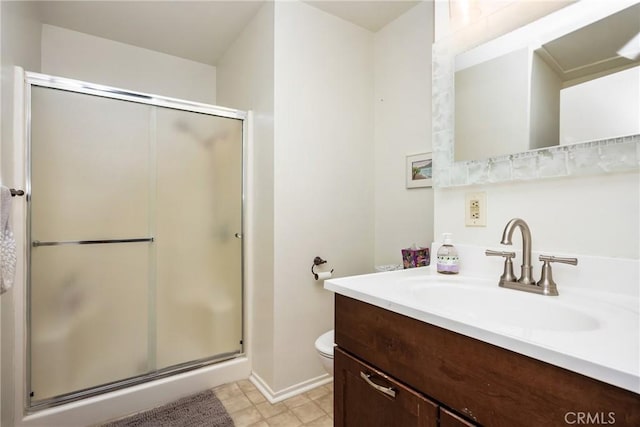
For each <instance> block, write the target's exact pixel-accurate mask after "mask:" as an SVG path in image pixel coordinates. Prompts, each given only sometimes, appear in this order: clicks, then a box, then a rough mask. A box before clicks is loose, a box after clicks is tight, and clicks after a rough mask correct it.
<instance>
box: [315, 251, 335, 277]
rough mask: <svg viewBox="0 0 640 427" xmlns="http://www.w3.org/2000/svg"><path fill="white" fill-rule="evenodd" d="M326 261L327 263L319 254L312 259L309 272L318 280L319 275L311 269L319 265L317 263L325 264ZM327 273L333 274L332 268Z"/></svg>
mask: <svg viewBox="0 0 640 427" xmlns="http://www.w3.org/2000/svg"><path fill="white" fill-rule="evenodd" d="M326 263H327V261H326V260H324V259H322V258H320V257H319V256H317V257H315V258H314V259H313V265H312V266H311V274H313V277H314V278H315V279H316V280H318V278H319V276H318V273H316V272H315V271H313V269H314V268H315V267H317V266H319V265H322V264H326ZM329 274H333V268H332V269H331V271H330V272H329Z"/></svg>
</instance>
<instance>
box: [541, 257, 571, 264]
mask: <svg viewBox="0 0 640 427" xmlns="http://www.w3.org/2000/svg"><path fill="white" fill-rule="evenodd" d="M538 259H539V260H540V261H543V262H544V263H548V262H561V263H563V264H571V265H578V258H563V257H559V256H553V255H540V257H539V258H538Z"/></svg>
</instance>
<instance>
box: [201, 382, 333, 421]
mask: <svg viewBox="0 0 640 427" xmlns="http://www.w3.org/2000/svg"><path fill="white" fill-rule="evenodd" d="M213 391H214V392H215V393H216V396H218V399H220V401H221V402H222V404H223V405H224V407H225V408H226V409H227V412H229V415H231V418H233V422H234V423H235V425H236V427H332V426H333V383H329V384H326V385H323V386H320V387H316V388H314V389H312V390H309V391H308V392H306V393H302V394H299V395H297V396H294V397H291V398H289V399H287V400H284V401H282V402H279V403H276V404H273V405H272V404H271V403H269V401H268V400H267V399H265V398H264V396H263V395H262V393H260V391H258V389H257V388H256V387H255V386H254V385H253V384H252V383H251V382H250V381H249V380H242V381H238V382H235V383H229V384H224V385H221V386H219V387H216V388H214V389H213Z"/></svg>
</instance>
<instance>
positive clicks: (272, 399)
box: [249, 372, 333, 404]
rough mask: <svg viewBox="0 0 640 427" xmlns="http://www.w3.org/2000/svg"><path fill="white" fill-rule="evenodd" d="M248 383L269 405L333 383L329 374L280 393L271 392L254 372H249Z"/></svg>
mask: <svg viewBox="0 0 640 427" xmlns="http://www.w3.org/2000/svg"><path fill="white" fill-rule="evenodd" d="M249 381H251V382H252V383H253V385H255V386H256V388H257V389H258V390H260V393H262V394H263V395H264V397H265V398H266V399H267V400H268V401H269V403H272V404H273V403H278V402H282V401H283V400H285V399H288V398H290V397H293V396H296V395H298V394H301V393H304V392H306V391H309V390H311V389H314V388H316V387H320V386H321V385H324V384H328V383H330V382H331V381H333V377H332V376H331V375H329V374H324V375H320V376H319V377H316V378H311V379H309V380H306V381H303V382H301V383H298V384H294V385H292V386H290V387H287V388H285V389H283V390H280V391H273V390H272V389H271V387H269V385H268V384H267V383H266V382H265V381H264V380H263V379H262V378H260V376H259V375H258V374H256V373H255V372H251V375H250V376H249Z"/></svg>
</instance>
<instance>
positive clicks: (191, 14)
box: [37, 0, 419, 65]
mask: <svg viewBox="0 0 640 427" xmlns="http://www.w3.org/2000/svg"><path fill="white" fill-rule="evenodd" d="M264 1H265V0H258V1H251V0H235V1H233V0H229V1H221V0H210V1H188V0H171V1H166V0H165V1H154V0H146V1H39V2H37V3H38V7H39V12H40V16H41V20H42V22H43V23H45V24H49V25H54V26H58V27H63V28H67V29H70V30H74V31H79V32H82V33H86V34H91V35H94V36H97V37H102V38H106V39H110V40H114V41H118V42H121V43H127V44H130V45H134V46H138V47H142V48H145V49H150V50H155V51H158V52H163V53H166V54H169V55H174V56H178V57H182V58H186V59H190V60H193V61H197V62H201V63H204V64H210V65H216V63H217V62H218V60H219V58H220V57H221V56H222V54H223V53H224V52H225V51H226V49H227V48H228V47H229V46H230V45H231V43H232V42H233V41H234V40H235V39H236V38H237V37H238V35H239V34H240V33H241V32H242V30H243V29H244V28H245V26H246V25H247V24H248V23H249V22H250V21H251V19H252V18H253V17H254V16H255V15H256V13H257V12H258V10H259V9H260V7H261V6H262V5H263V4H264ZM305 3H308V4H309V5H311V6H314V7H316V8H318V9H321V10H323V11H325V12H327V13H330V14H331V15H334V16H337V17H339V18H342V19H344V20H347V21H349V22H352V23H353V24H356V25H358V26H360V27H362V28H365V29H367V30H369V31H373V32H375V31H378V30H379V29H380V28H382V27H384V26H385V25H386V24H388V23H389V22H391V21H393V20H394V19H396V18H397V17H399V16H400V15H402V14H403V13H404V12H405V11H407V10H409V9H410V8H412V7H413V6H415V5H416V4H418V3H419V1H404V0H373V1H342V0H326V1H306V2H305Z"/></svg>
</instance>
